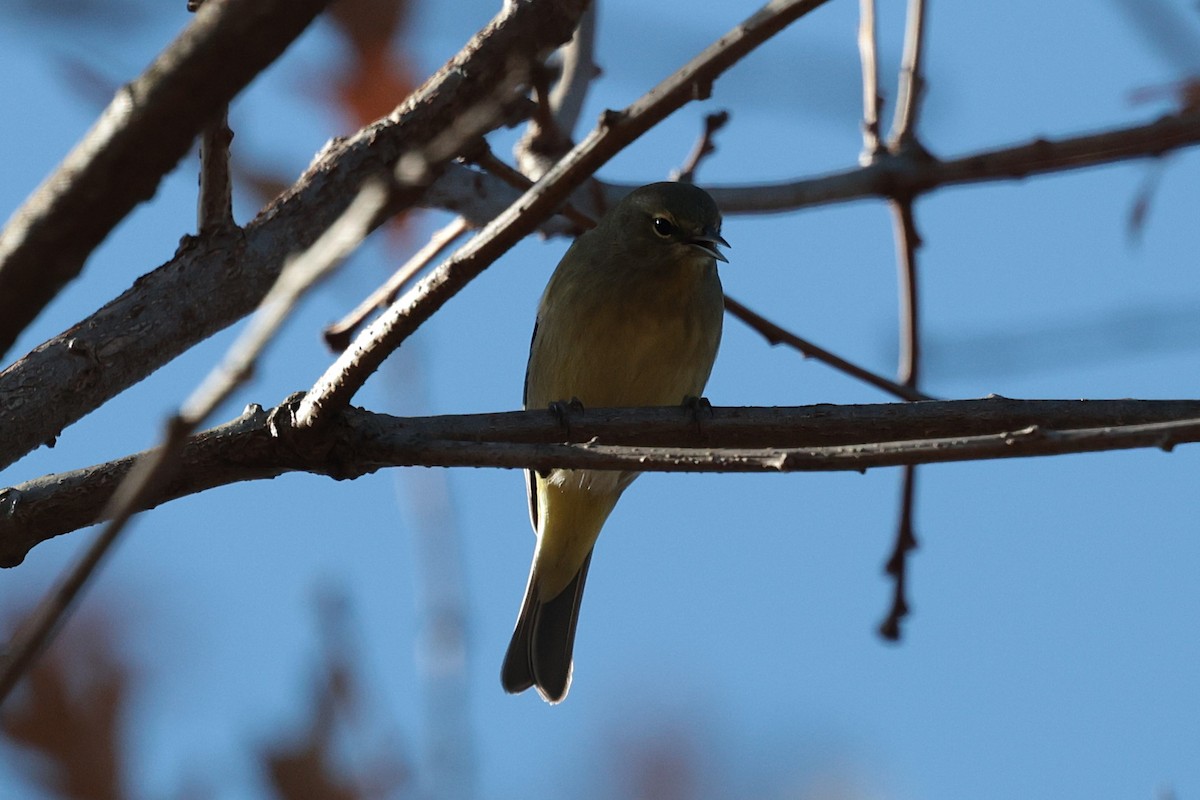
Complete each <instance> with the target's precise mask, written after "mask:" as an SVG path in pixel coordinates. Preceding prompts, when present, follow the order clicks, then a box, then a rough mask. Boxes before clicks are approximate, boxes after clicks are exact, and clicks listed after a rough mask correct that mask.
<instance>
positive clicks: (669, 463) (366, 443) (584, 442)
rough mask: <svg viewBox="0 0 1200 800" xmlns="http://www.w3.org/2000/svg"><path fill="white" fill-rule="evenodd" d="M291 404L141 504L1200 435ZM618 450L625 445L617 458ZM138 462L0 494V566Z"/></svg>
mask: <svg viewBox="0 0 1200 800" xmlns="http://www.w3.org/2000/svg"><path fill="white" fill-rule="evenodd" d="M294 408H295V406H294V405H293V404H289V405H286V406H282V407H280V408H278V409H275V410H274V411H272V412H270V413H268V412H266V411H264V410H263V409H261V408H259V407H257V406H254V407H251V408H250V409H248V410H247V412H246V414H244V415H243V416H242V417H241V418H239V419H237V420H235V421H233V422H231V423H228V424H225V425H222V426H220V427H218V428H215V429H213V430H210V431H206V432H203V433H200V434H198V435H197V436H195V437H193V438H192V439H190V440H189V441H188V442H187V444H186V445H185V446H184V447H183V449H182V450H181V454H180V459H181V460H180V464H179V469H178V470H177V471H176V472H175V475H174V477H172V478H171V479H170V481H169V482H168V484H167V485H166V486H164V487H163V488H162V491H161V493H160V494H158V495H157V496H155V497H151V498H150V499H149V500H148V501H147V502H146V504H145V505H144V506H142V508H151V507H153V506H154V505H157V504H158V503H160V502H165V501H166V500H170V499H174V498H178V497H182V496H184V495H188V494H193V493H196V492H200V491H204V490H206V489H210V488H213V487H215V486H221V485H225V484H229V483H234V482H238V481H246V480H256V479H260V478H271V477H275V476H277V475H281V474H284V473H287V472H294V471H305V472H311V473H314V474H321V475H329V476H331V477H335V478H338V479H346V478H354V477H357V476H360V475H364V474H367V473H370V472H374V471H375V470H378V469H382V468H384V467H395V466H475V467H479V466H486V467H507V468H524V467H534V468H539V469H542V468H551V467H577V468H583V467H587V468H595V469H637V470H648V471H705V472H715V471H731V472H775V471H779V470H801V471H811V470H861V469H867V468H871V467H879V466H897V465H903V464H913V463H933V462H943V461H960V460H973V459H988V458H1006V457H1018V456H1020V457H1023V456H1035V455H1057V454H1062V453H1077V452H1092V451H1100V450H1114V449H1123V448H1132V447H1164V448H1169V447H1171V446H1173V445H1174V444H1179V443H1184V442H1192V441H1200V422H1198V421H1197V420H1198V419H1200V401H1197V400H1011V399H1007V398H1001V397H991V398H987V399H983V400H955V401H930V402H923V403H883V404H873V405H849V406H833V405H814V406H801V407H796V408H714V409H713V413H712V416H711V417H706V418H705V420H704V425H703V426H702V428H701V429H697V426H696V425H695V421H694V419H693V418H692V416H691V415H690V414H686V413H683V412H681V411H680V409H678V408H652V409H606V408H595V409H588V410H587V411H585V412H583V413H578V414H572V416H571V418H570V423H571V424H570V431H571V439H572V440H573V441H575V442H576V444H562V439H563V427H562V425H561V423H560V422H559V420H558V419H557V418H555V417H554V415H553V414H551V413H550V412H548V411H515V412H505V413H497V414H476V415H461V416H437V417H408V418H398V417H391V416H388V415H384V414H374V413H371V412H368V411H363V410H361V409H354V408H349V409H346V410H345V411H343V412H342V413H341V414H338V415H336V417H335V419H334V420H333V422H332V424H330V425H329V426H325V427H322V428H320V429H311V428H301V427H297V426H295V425H294V424H291V423H290V419H291V412H292V410H293V409H294ZM631 448H632V449H631ZM136 458H137V457H136V456H130V457H127V458H123V459H120V460H117V461H113V462H109V463H107V464H101V465H98V466H95V467H88V468H86V469H79V470H74V471H72V472H66V473H60V474H56V475H50V476H46V477H43V478H38V479H35V480H32V481H28V482H26V483H23V484H20V485H18V486H14V487H11V488H9V489H4V490H0V565H2V566H15V565H16V564H18V563H20V562H21V560H22V559H23V558H24V557H25V554H26V553H27V552H28V551H29V549H30V548H32V547H33V546H34V545H36V544H37V543H38V542H41V541H44V540H45V539H48V538H50V537H52V536H56V535H59V534H61V533H66V532H68V531H71V530H75V529H77V528H81V527H83V526H86V525H90V524H93V523H95V522H97V521H99V520H100V519H101V518H102V516H103V509H104V506H105V503H106V501H107V499H108V498H109V496H110V495H111V494H112V492H113V489H114V487H115V486H116V485H117V484H118V482H119V481H120V480H121V479H122V478H123V477H124V476H125V474H126V473H127V472H128V471H129V469H130V467H131V465H132V464H133V463H134V460H135V459H136Z"/></svg>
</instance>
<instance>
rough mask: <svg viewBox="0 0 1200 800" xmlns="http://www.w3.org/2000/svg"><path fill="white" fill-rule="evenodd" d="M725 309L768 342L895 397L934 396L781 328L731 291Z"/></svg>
mask: <svg viewBox="0 0 1200 800" xmlns="http://www.w3.org/2000/svg"><path fill="white" fill-rule="evenodd" d="M725 310H726V311H728V312H729V313H730V314H732V315H733V316H735V317H737V318H738V319H740V320H741V321H742V322H744V323H746V324H747V325H749V326H750V327H751V328H752V329H754V330H755V331H757V332H758V333H760V334H761V335H762V337H763V338H764V339H766V340H767V342H768V343H770V344H772V345H777V344H786V345H788V346H789V347H792V348H795V349H796V350H798V351H800V353H801V354H803V355H804V357H805V358H815V359H816V360H817V361H821V362H823V363H825V364H828V365H829V366H831V367H833V368H834V369H836V370H838V371H840V372H844V373H846V374H847V375H849V376H851V377H853V378H858V379H859V380H860V381H863V382H864V383H869V384H870V385H872V386H874V387H875V388H876V389H880V390H882V391H884V392H887V393H888V394H891V395H893V396H895V397H899V398H900V399H901V400H910V401H917V400H932V399H934V398H932V397H930V396H929V395H927V394H924V393H923V392H920V391H917V389H916V388H915V387H913V386H906V385H904V384H901V383H896V382H895V381H893V380H889V379H888V378H885V377H883V376H882V375H878V374H876V373H874V372H871V371H870V370H868V369H864V368H863V367H860V366H858V365H857V364H854V363H852V362H849V361H847V360H846V359H844V358H842V357H840V356H837V355H834V354H833V353H831V352H829V351H828V350H826V349H824V348H822V347H819V346H817V345H815V344H813V343H812V342H810V341H808V340H807V339H803V338H801V337H799V336H797V335H796V334H794V333H792V332H791V331H789V330H787V329H786V328H781V327H780V326H778V325H776V324H775V323H774V322H771V321H770V320H769V319H767V318H765V317H763V316H762V315H760V314H757V313H755V312H754V311H751V310H750V309H748V308H746V307H745V306H744V305H742V304H741V303H739V302H738V301H736V300H734V299H733V298H732V297H730V296H729V295H725Z"/></svg>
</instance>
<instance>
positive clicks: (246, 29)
mask: <svg viewBox="0 0 1200 800" xmlns="http://www.w3.org/2000/svg"><path fill="white" fill-rule="evenodd" d="M327 2H328V0H213V2H210V3H207V4H205V6H204V7H203V8H201V9H200V10H199V12H198V13H197V14H196V16H195V17H194V18H193V19H192V22H191V24H190V25H189V26H188V27H187V28H186V29H185V30H184V31H183V33H182V34H180V36H179V38H177V39H176V40H175V41H174V42H172V43H171V44H170V45H169V46H168V47H167V48H166V49H165V50H164V51H163V52H162V53H161V54H160V55H159V56H158V58H157V59H155V61H154V63H152V64H151V65H150V66H149V67H148V68H147V69H146V71H145V72H144V73H142V75H141V76H139V77H138V78H137V79H135V80H134V81H133V82H132V83H130V84H128V85H126V86H124V87H122V88H121V89H120V91H118V92H117V95H116V97H115V98H113V101H112V103H111V104H110V105H109V106H108V108H107V109H106V110H105V111H104V113H103V114H102V115H101V116H100V118H99V119H98V120H97V121H96V124H95V125H93V126H92V129H91V130H90V131H88V132H87V134H85V135H84V138H83V139H82V140H81V141H80V142H79V144H77V145H76V146H75V148H74V149H73V150H72V151H71V152H70V153H69V154H68V155H67V157H66V158H65V159H64V160H63V162H62V164H60V165H59V167H58V168H57V169H56V170H55V171H54V173H53V174H51V175H50V176H49V177H48V178H46V180H45V181H44V182H43V183H42V185H41V186H40V187H38V189H37V190H36V191H35V192H34V193H33V194H32V195H31V196H30V197H29V199H28V200H26V201H25V203H24V204H23V205H22V206H21V207H20V208H19V209H18V210H17V211H16V213H15V214H14V215H13V216H12V218H11V219H10V220H9V221H8V223H7V225H6V226H5V228H4V230H3V231H2V232H0V354H3V353H4V352H6V351H7V350H8V348H9V347H11V346H12V343H13V342H14V341H15V340H16V338H17V336H18V334H20V333H21V331H23V330H24V329H25V326H27V325H28V324H29V323H30V322H31V321H32V320H33V319H34V318H35V317H36V316H37V315H38V313H39V312H40V311H41V310H42V308H44V307H45V305H46V304H47V303H48V302H49V301H50V300H51V299H52V298H53V297H54V296H55V295H56V294H57V293H58V291H59V290H60V289H61V288H62V287H63V286H64V285H65V284H66V283H67V282H68V281H70V280H72V279H73V278H74V277H75V276H76V275H78V274H79V271H80V270H81V269H82V268H83V263H84V261H85V260H86V259H87V257H88V255H89V254H90V253H91V252H92V250H93V249H95V247H96V246H97V245H98V244H100V242H101V241H103V240H104V238H105V237H106V236H107V235H108V233H109V231H111V230H112V229H113V227H115V226H116V224H117V223H118V222H120V221H121V220H122V219H123V218H124V217H125V215H126V214H128V213H129V211H130V210H132V209H133V207H134V206H136V205H137V204H138V203H140V202H141V201H143V200H145V199H147V198H149V197H150V196H152V195H153V194H154V190H155V188H156V187H157V186H158V182H159V180H160V179H161V178H162V176H163V175H165V174H166V173H167V172H169V171H170V170H171V169H172V168H173V167H174V166H175V165H176V164H177V163H179V160H180V159H181V158H182V157H183V156H184V154H185V153H187V151H188V148H190V147H191V145H192V141H193V140H194V139H195V138H196V135H197V134H198V133H199V132H200V130H201V129H202V128H203V127H204V126H205V125H206V124H208V123H209V122H211V121H212V120H213V119H215V118H216V117H217V115H218V114H219V113H220V111H221V109H222V108H223V107H225V106H226V105H227V104H228V103H229V101H230V100H231V99H232V98H233V97H234V95H236V94H237V93H238V92H239V91H241V89H242V88H243V87H244V86H245V85H246V84H247V83H249V82H250V80H251V79H253V78H254V76H255V75H257V74H258V73H259V72H261V71H262V70H263V69H264V68H265V67H266V66H267V65H268V64H270V63H271V62H272V61H274V60H275V59H276V58H277V57H278V56H279V54H280V53H282V52H283V51H284V49H285V48H286V47H287V46H288V45H289V44H291V42H292V41H293V40H294V39H295V38H296V37H297V36H299V35H300V33H301V32H302V31H303V30H304V29H305V28H306V27H307V26H308V23H310V22H311V21H312V20H313V18H314V17H316V15H317V14H318V13H319V12H320V11H321V10H322V9H323V8H324V7H325V5H326V3H327ZM231 54H233V55H231Z"/></svg>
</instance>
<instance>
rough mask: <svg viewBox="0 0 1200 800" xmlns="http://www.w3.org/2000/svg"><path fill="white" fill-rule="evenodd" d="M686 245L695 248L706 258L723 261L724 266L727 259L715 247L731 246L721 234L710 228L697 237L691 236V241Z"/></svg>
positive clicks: (727, 261)
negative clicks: (710, 257)
mask: <svg viewBox="0 0 1200 800" xmlns="http://www.w3.org/2000/svg"><path fill="white" fill-rule="evenodd" d="M687 245H688V246H689V247H694V248H696V249H697V250H699V251H700V252H701V253H704V255H706V256H712V257H713V258H715V259H716V260H717V261H724V262H725V263H726V264H728V263H729V259H728V258H726V257H725V256H724V254H723V253H721V251H720V250H718V249H717V245H723V246H725V247H732V245H730V244H729V242H727V241H725V239H724V238H722V236H721V234H719V233H717V232H716V231H714V230H713V229H712V228H706V229H705V230H704V232H703V233H701V234H700V235H699V236H693V237H692V238H691V239H688V240H687Z"/></svg>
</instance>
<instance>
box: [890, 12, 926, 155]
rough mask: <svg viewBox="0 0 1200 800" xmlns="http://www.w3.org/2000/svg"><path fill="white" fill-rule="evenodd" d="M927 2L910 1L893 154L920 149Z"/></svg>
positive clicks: (901, 62)
mask: <svg viewBox="0 0 1200 800" xmlns="http://www.w3.org/2000/svg"><path fill="white" fill-rule="evenodd" d="M924 45H925V0H908V19H907V20H906V21H905V23H904V55H903V56H901V59H900V91H899V93H898V97H897V100H896V116H895V117H894V118H893V119H892V133H891V136H890V137H889V138H890V140H891V141H890V142H889V143H888V149H889V150H891V151H892V152H893V153H899V152H907V151H909V149H910V148H920V143H919V142H918V141H917V138H916V134H917V114H918V112H919V111H920V109H921V95H922V94H923V93H924V91H925V75H924V73H923V72H922V70H921V64H922V61H923V58H922V57H923V56H924V54H925V46H924Z"/></svg>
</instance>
